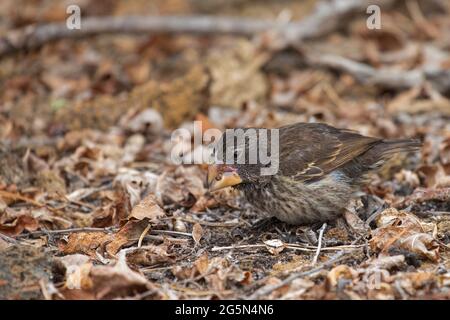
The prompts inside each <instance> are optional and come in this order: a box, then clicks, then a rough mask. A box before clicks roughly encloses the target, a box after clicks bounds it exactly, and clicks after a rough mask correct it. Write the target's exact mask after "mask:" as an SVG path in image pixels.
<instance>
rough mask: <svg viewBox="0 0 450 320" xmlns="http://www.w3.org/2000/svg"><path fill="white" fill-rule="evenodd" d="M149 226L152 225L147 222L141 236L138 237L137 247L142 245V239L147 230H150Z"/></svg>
mask: <svg viewBox="0 0 450 320" xmlns="http://www.w3.org/2000/svg"><path fill="white" fill-rule="evenodd" d="M151 227H152V225H151V224H150V223H148V224H147V226H146V227H145V229H144V231H142V233H141V236H140V237H139V240H138V248H140V247H141V246H142V240H144V238H145V236H146V235H147V233H148V230H150V228H151Z"/></svg>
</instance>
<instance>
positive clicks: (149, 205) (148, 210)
mask: <svg viewBox="0 0 450 320" xmlns="http://www.w3.org/2000/svg"><path fill="white" fill-rule="evenodd" d="M165 215H166V213H165V212H164V210H163V209H161V207H160V206H159V205H158V204H157V203H156V197H155V196H154V195H152V194H150V195H148V196H147V197H145V198H144V199H142V200H141V201H140V202H139V203H138V204H137V205H136V206H135V207H134V208H133V210H131V214H130V216H129V217H128V218H129V219H131V218H134V219H137V220H142V219H148V220H150V221H151V222H152V223H157V222H158V221H159V220H160V219H161V218H162V217H164V216H165Z"/></svg>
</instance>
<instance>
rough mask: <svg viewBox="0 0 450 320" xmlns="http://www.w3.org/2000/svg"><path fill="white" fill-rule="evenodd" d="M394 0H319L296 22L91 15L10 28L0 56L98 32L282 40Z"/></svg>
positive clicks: (324, 30) (309, 34)
mask: <svg viewBox="0 0 450 320" xmlns="http://www.w3.org/2000/svg"><path fill="white" fill-rule="evenodd" d="M395 1H396V0H371V1H369V0H332V1H327V2H319V5H318V6H317V8H316V10H315V11H314V12H313V13H312V14H311V15H310V16H309V17H307V18H306V19H304V20H303V21H299V22H288V23H282V22H277V21H271V20H260V19H249V18H237V17H219V16H201V15H198V16H122V17H90V18H85V19H83V20H82V21H81V29H80V30H76V29H75V30H70V29H68V28H67V26H66V24H65V23H49V24H44V25H30V26H27V27H25V28H22V29H18V30H13V31H11V32H9V33H8V34H7V35H6V36H4V37H2V38H0V57H2V56H5V55H7V54H11V53H14V52H17V51H22V50H30V49H36V48H39V47H41V46H42V45H44V44H46V43H49V42H52V41H56V40H59V39H65V38H71V39H77V38H83V37H89V36H93V35H97V34H116V33H128V34H148V33H172V34H178V33H189V34H204V35H215V34H234V35H242V36H252V35H255V34H259V33H262V32H266V31H270V30H272V31H279V32H280V37H282V38H283V39H284V42H285V43H297V42H300V41H302V40H304V39H309V38H316V37H320V36H323V35H326V34H328V33H329V32H331V31H333V30H334V29H336V28H337V27H338V26H339V25H341V24H343V23H346V22H347V21H348V20H347V19H344V17H347V16H348V15H350V14H352V13H355V12H361V13H364V14H365V10H366V8H367V6H368V5H369V4H378V5H380V6H384V7H387V6H390V5H391V4H393V3H394V2H395Z"/></svg>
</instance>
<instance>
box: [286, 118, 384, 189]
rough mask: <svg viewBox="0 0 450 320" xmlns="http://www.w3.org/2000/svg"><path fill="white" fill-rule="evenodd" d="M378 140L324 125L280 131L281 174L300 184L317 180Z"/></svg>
mask: <svg viewBox="0 0 450 320" xmlns="http://www.w3.org/2000/svg"><path fill="white" fill-rule="evenodd" d="M379 141H380V140H379V139H376V138H372V137H365V136H362V135H360V134H358V133H355V132H353V131H350V130H344V129H337V128H334V127H331V126H328V125H325V124H308V123H304V124H296V125H292V126H287V127H282V128H280V171H281V173H282V174H283V175H286V176H291V177H293V178H294V179H297V180H300V181H308V180H313V179H320V178H321V177H323V176H324V175H325V174H327V173H329V172H331V171H333V170H335V169H337V168H338V167H340V166H342V165H343V164H345V163H347V162H348V161H350V160H352V159H354V158H356V157H358V156H359V155H361V154H362V153H364V152H366V151H367V150H369V149H370V148H371V147H372V146H373V145H374V144H376V143H378V142H379Z"/></svg>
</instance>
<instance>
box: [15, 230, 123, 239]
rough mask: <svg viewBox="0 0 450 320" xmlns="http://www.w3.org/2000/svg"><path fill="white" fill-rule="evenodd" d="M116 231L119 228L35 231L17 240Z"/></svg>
mask: <svg viewBox="0 0 450 320" xmlns="http://www.w3.org/2000/svg"><path fill="white" fill-rule="evenodd" d="M115 230H117V228H115V227H108V228H92V227H84V228H70V229H59V230H39V231H33V232H29V233H25V234H21V235H18V236H17V237H16V238H27V237H36V236H42V235H46V234H64V233H72V232H112V231H115Z"/></svg>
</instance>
